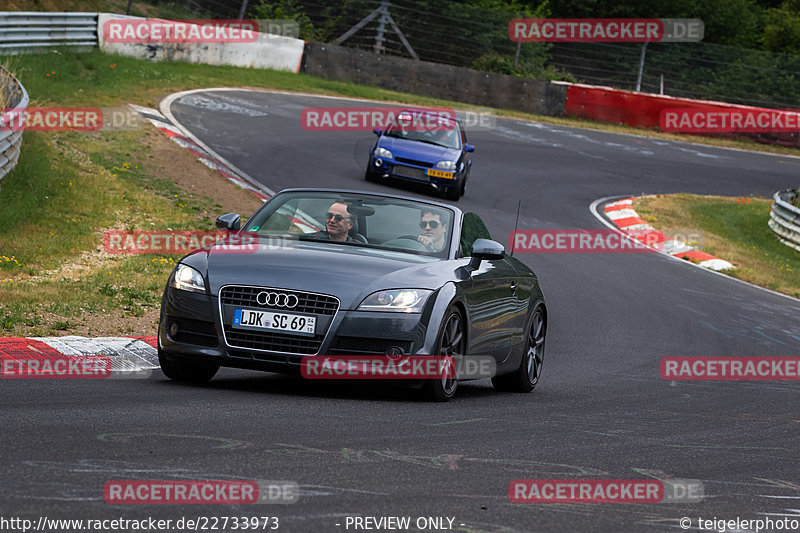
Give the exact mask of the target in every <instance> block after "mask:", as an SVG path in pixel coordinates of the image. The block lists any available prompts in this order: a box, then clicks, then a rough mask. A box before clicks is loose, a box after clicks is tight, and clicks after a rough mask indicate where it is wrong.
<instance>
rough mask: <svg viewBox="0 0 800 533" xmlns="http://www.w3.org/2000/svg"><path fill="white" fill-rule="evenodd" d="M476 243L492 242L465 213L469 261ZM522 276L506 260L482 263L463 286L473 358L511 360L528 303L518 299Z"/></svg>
mask: <svg viewBox="0 0 800 533" xmlns="http://www.w3.org/2000/svg"><path fill="white" fill-rule="evenodd" d="M476 239H491V235H490V234H489V230H488V229H486V225H485V224H484V223H483V221H482V220H481V218H480V217H479V216H478V215H476V214H475V213H466V214H465V215H464V220H463V222H462V226H461V239H460V242H461V255H462V257H469V256H470V253H471V248H472V243H474V242H475V240H476ZM518 278H519V274H518V273H517V271H516V270H515V269H514V268H513V267H512V266H511V264H510V263H509V262H508V261H507V260H506V259H505V258H503V259H494V260H483V261H481V264H480V266H479V268H478V269H477V270H474V271H472V272H471V273H470V278H469V279H467V280H465V281H464V282H462V284H461V286H462V289H463V292H464V295H465V297H466V299H467V306H468V309H469V315H470V324H468V328H469V338H470V348H469V353H470V354H476V355H491V356H493V357H494V358H495V359H496V360H497V361H498V362H500V361H503V360H505V359H506V357H507V356H508V354H509V352H510V350H511V346H512V344H513V343H514V342H515V340H518V339H519V336H520V335H521V332H522V328H523V322H524V320H525V309H526V302H524V301H522V299H521V298H520V296H519V294H518V293H519V291H518V290H517V289H518V286H519V283H520V280H519V279H518Z"/></svg>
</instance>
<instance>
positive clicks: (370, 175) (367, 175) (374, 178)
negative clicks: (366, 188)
mask: <svg viewBox="0 0 800 533" xmlns="http://www.w3.org/2000/svg"><path fill="white" fill-rule="evenodd" d="M367 165H369V164H367ZM364 179H365V180H367V181H378V176H376V175H375V173H374V172H371V171H370V170H369V166H367V170H365V171H364Z"/></svg>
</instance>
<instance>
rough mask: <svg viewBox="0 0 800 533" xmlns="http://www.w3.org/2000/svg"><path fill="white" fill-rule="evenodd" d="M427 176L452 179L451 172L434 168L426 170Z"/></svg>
mask: <svg viewBox="0 0 800 533" xmlns="http://www.w3.org/2000/svg"><path fill="white" fill-rule="evenodd" d="M428 176H431V177H433V178H447V179H449V180H451V179H453V173H452V172H447V171H446V170H436V169H435V168H429V169H428Z"/></svg>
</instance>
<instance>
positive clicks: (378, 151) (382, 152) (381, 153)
mask: <svg viewBox="0 0 800 533" xmlns="http://www.w3.org/2000/svg"><path fill="white" fill-rule="evenodd" d="M374 153H375V156H376V157H385V158H386V159H394V156H393V155H392V152H390V151H389V150H387V149H386V148H381V147H380V146H378V147H377V148H375V152H374Z"/></svg>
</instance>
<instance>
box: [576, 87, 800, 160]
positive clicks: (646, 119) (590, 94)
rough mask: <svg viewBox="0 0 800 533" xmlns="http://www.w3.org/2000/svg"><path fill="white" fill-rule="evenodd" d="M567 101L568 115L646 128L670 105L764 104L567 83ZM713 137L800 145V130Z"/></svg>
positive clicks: (654, 124)
mask: <svg viewBox="0 0 800 533" xmlns="http://www.w3.org/2000/svg"><path fill="white" fill-rule="evenodd" d="M566 85H567V86H568V87H567V101H566V103H565V106H564V116H567V117H574V118H582V119H586V120H595V121H598V122H606V123H611V124H625V125H627V126H636V127H643V128H658V126H659V122H658V121H659V114H660V113H661V110H662V109H667V108H676V107H681V108H705V109H707V108H709V107H719V108H722V109H749V110H761V109H763V108H757V107H750V106H742V105H736V104H728V103H725V102H712V101H707V100H691V99H689V98H675V97H672V96H661V95H658V94H646V93H635V92H629V91H620V90H618V89H612V88H610V87H600V86H596V85H583V84H578V83H570V84H566ZM702 135H705V136H709V137H725V138H730V139H748V140H755V141H757V142H761V143H765V144H777V145H780V146H789V147H792V148H800V134H798V132H794V133H705V134H702Z"/></svg>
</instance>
